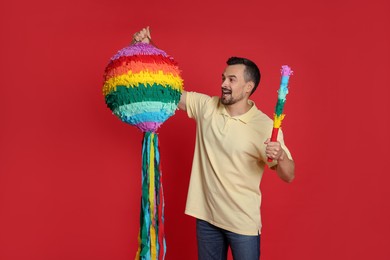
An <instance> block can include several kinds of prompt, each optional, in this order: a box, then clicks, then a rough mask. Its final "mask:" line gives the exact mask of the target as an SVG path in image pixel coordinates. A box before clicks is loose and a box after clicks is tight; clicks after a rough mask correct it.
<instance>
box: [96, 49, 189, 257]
mask: <svg viewBox="0 0 390 260" xmlns="http://www.w3.org/2000/svg"><path fill="white" fill-rule="evenodd" d="M182 91H183V80H182V78H181V76H180V70H179V68H178V66H177V63H176V62H175V61H174V59H173V58H172V57H171V56H169V55H167V54H166V53H165V52H164V51H162V50H160V49H158V48H156V47H155V46H153V45H152V44H148V43H142V42H138V43H134V44H132V45H130V46H127V47H125V48H123V49H121V50H119V51H118V52H117V53H116V54H115V55H114V56H113V57H112V58H111V60H110V62H109V64H108V65H107V67H106V69H105V73H104V86H103V95H104V97H105V101H106V104H107V106H108V108H110V109H111V111H112V112H113V114H114V115H116V116H117V117H118V118H119V119H120V120H122V121H123V122H125V123H128V124H131V125H133V126H136V127H137V128H138V129H140V130H141V131H142V132H143V133H144V136H143V144H142V195H141V214H140V233H139V247H138V252H137V255H136V259H142V260H154V259H164V258H165V252H166V243H165V236H164V197H163V189H162V173H161V167H160V154H159V145H158V135H157V133H156V131H157V130H158V128H159V127H160V126H161V125H162V124H163V123H164V122H165V121H166V120H167V119H168V118H169V117H171V116H172V115H174V113H175V111H176V109H177V106H178V103H179V101H180V97H181V93H182Z"/></svg>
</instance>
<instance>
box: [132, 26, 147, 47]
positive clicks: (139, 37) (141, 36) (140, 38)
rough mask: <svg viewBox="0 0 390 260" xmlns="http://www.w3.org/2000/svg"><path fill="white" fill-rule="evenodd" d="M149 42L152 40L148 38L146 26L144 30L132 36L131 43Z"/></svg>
mask: <svg viewBox="0 0 390 260" xmlns="http://www.w3.org/2000/svg"><path fill="white" fill-rule="evenodd" d="M151 40H152V37H151V36H150V30H149V26H148V27H146V28H143V29H142V30H140V31H139V32H136V33H135V34H134V35H133V41H132V43H137V42H143V43H150V41H151Z"/></svg>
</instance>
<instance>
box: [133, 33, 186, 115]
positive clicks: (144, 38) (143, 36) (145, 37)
mask: <svg viewBox="0 0 390 260" xmlns="http://www.w3.org/2000/svg"><path fill="white" fill-rule="evenodd" d="M151 40H152V37H151V36H150V30H149V26H148V27H146V28H143V29H141V30H140V31H139V32H136V33H135V34H134V35H133V43H136V42H144V43H150V41H151ZM186 98H187V92H186V91H185V90H183V92H182V93H181V97H180V101H179V105H178V107H179V109H180V110H183V111H186V110H187V108H186Z"/></svg>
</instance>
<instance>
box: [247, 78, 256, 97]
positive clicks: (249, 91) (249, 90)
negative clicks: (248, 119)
mask: <svg viewBox="0 0 390 260" xmlns="http://www.w3.org/2000/svg"><path fill="white" fill-rule="evenodd" d="M254 87H255V83H254V82H253V81H249V82H247V83H246V86H245V90H246V92H247V93H249V95H250V94H251V93H252V89H253V88H254Z"/></svg>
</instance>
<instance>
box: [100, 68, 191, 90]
mask: <svg viewBox="0 0 390 260" xmlns="http://www.w3.org/2000/svg"><path fill="white" fill-rule="evenodd" d="M140 83H141V84H149V85H153V84H159V85H162V86H167V85H169V86H171V87H172V88H173V89H176V90H180V91H181V90H183V79H182V78H181V77H179V76H175V75H173V74H171V73H168V74H164V72H163V71H161V70H160V71H158V72H157V73H150V72H148V71H141V72H139V73H133V72H132V71H129V72H128V73H127V74H123V75H120V76H117V77H112V78H110V79H109V80H107V81H106V82H105V83H104V86H103V94H104V95H108V94H109V93H111V92H112V91H115V90H116V87H117V86H126V87H138V84H140Z"/></svg>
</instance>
